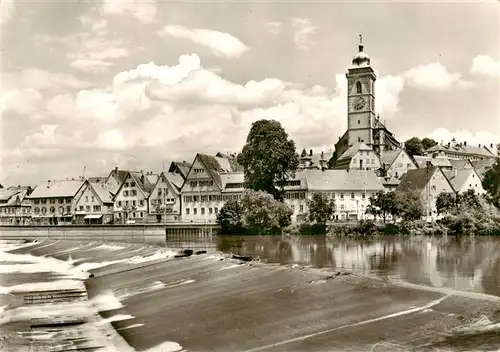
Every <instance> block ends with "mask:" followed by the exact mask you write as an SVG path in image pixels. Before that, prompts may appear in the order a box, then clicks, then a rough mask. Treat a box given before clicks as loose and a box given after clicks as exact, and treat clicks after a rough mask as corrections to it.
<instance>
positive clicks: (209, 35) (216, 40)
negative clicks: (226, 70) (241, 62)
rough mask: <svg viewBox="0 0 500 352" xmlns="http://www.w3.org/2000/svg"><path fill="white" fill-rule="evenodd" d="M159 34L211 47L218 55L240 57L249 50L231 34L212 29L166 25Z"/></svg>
mask: <svg viewBox="0 0 500 352" xmlns="http://www.w3.org/2000/svg"><path fill="white" fill-rule="evenodd" d="M158 34H159V35H161V36H171V37H174V38H181V39H188V40H191V41H192V42H194V43H197V44H200V45H203V46H206V47H208V48H210V49H211V50H212V52H213V53H214V55H216V56H224V57H228V58H239V57H240V56H241V55H242V54H243V53H244V52H245V51H247V50H248V47H247V46H246V45H245V44H243V43H242V42H241V41H240V40H239V39H238V38H236V37H234V36H232V35H231V34H229V33H223V32H218V31H214V30H211V29H198V28H186V27H183V26H166V27H165V28H163V29H162V30H161V31H159V32H158Z"/></svg>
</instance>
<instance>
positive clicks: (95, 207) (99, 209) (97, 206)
mask: <svg viewBox="0 0 500 352" xmlns="http://www.w3.org/2000/svg"><path fill="white" fill-rule="evenodd" d="M93 210H94V211H101V206H100V205H94V209H93Z"/></svg>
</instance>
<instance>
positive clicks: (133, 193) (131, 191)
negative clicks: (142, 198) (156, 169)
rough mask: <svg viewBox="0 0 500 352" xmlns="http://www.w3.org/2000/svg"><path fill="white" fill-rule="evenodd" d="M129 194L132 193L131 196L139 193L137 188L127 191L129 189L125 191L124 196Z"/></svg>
mask: <svg viewBox="0 0 500 352" xmlns="http://www.w3.org/2000/svg"><path fill="white" fill-rule="evenodd" d="M129 195H130V196H131V197H134V196H136V195H137V190H136V189H132V190H130V191H127V190H125V191H123V196H124V197H128V196H129Z"/></svg>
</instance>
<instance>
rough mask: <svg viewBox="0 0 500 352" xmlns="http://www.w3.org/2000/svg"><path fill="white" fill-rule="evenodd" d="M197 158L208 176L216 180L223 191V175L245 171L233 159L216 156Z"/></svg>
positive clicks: (199, 156)
mask: <svg viewBox="0 0 500 352" xmlns="http://www.w3.org/2000/svg"><path fill="white" fill-rule="evenodd" d="M196 157H197V158H198V159H199V160H200V162H201V163H202V164H203V166H204V167H205V169H206V171H207V172H208V174H209V175H210V176H211V177H212V178H213V179H214V181H215V183H217V185H218V186H219V187H220V188H221V189H222V188H223V185H222V180H221V177H220V174H221V173H226V172H240V171H243V168H242V167H241V165H239V164H238V163H237V162H236V159H235V158H232V157H217V156H214V155H207V154H197V155H196Z"/></svg>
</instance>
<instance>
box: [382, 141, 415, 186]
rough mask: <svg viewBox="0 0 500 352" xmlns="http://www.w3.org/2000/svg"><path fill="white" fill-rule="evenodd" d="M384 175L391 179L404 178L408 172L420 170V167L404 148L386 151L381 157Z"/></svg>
mask: <svg viewBox="0 0 500 352" xmlns="http://www.w3.org/2000/svg"><path fill="white" fill-rule="evenodd" d="M380 164H381V168H382V175H383V176H384V177H389V178H393V177H394V178H398V179H400V178H401V177H403V175H404V174H405V173H407V172H408V170H415V169H418V165H417V163H416V162H415V160H414V159H412V158H411V157H410V156H409V155H408V153H407V152H406V150H405V149H404V148H401V149H395V150H389V151H386V152H385V153H384V154H383V155H382V156H381V157H380Z"/></svg>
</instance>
